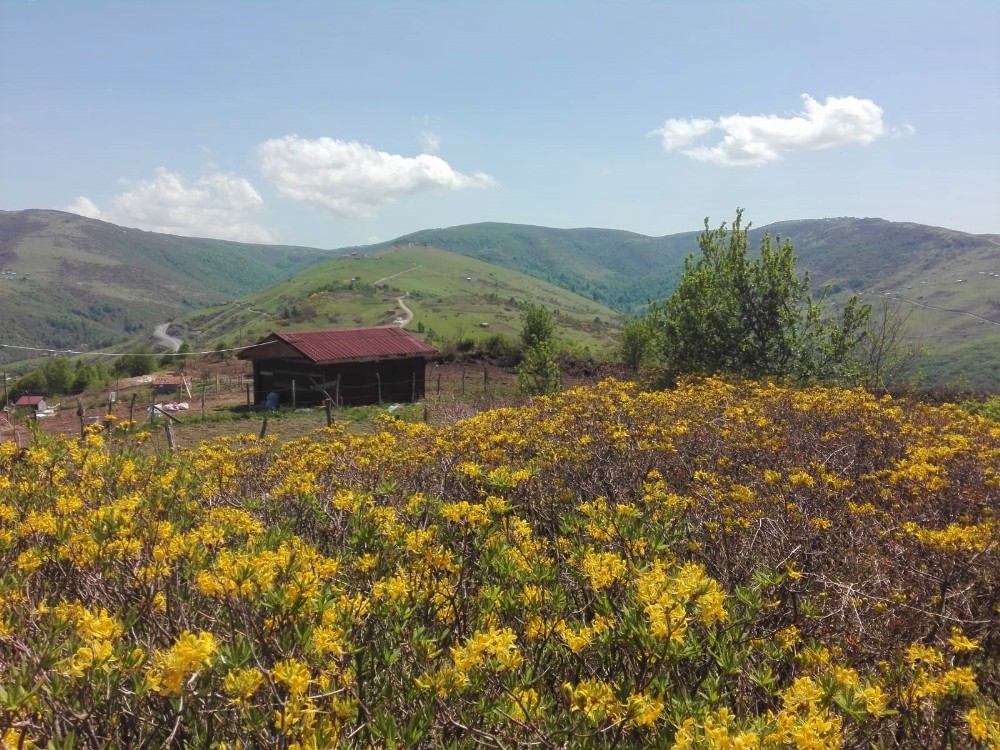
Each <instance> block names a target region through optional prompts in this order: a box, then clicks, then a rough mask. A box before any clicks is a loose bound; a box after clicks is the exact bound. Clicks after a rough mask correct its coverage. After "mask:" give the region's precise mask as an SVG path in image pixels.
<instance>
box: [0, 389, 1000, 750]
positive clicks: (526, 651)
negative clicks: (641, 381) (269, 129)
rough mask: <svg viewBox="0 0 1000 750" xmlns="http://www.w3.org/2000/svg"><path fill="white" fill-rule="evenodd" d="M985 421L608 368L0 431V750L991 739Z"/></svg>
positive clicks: (992, 453)
mask: <svg viewBox="0 0 1000 750" xmlns="http://www.w3.org/2000/svg"><path fill="white" fill-rule="evenodd" d="M998 508H1000V429H998V427H997V425H996V424H995V423H990V422H987V421H985V420H983V419H980V418H978V417H974V416H970V415H967V414H964V413H963V412H961V411H959V410H958V409H957V408H951V407H939V408H931V407H926V406H921V405H916V404H908V403H906V402H902V401H894V400H892V399H889V398H876V397H874V396H872V395H870V394H867V393H865V392H863V391H856V390H836V389H820V388H813V389H805V390H796V389H790V388H785V387H781V386H777V385H772V384H766V383H764V384H754V383H736V384H734V383H727V382H724V381H721V380H714V379H707V380H701V381H691V382H687V383H683V384H681V385H680V386H679V387H678V388H676V389H675V390H672V391H669V392H656V393H646V392H642V391H641V390H639V389H638V388H637V387H635V386H632V385H628V384H623V383H619V382H615V381H607V382H605V383H602V384H599V385H597V386H594V387H591V388H586V389H579V390H573V391H568V392H565V393H562V394H559V395H556V396H550V397H545V398H540V399H537V400H536V401H534V402H532V403H531V404H530V405H528V406H525V407H522V408H516V409H498V410H495V411H490V412H484V413H482V414H480V415H478V416H476V417H473V418H471V419H467V420H464V421H461V422H458V423H456V424H454V425H448V426H441V427H430V426H427V425H419V424H416V425H415V424H406V423H402V422H399V421H395V420H392V419H385V420H383V421H381V422H379V423H378V424H377V425H376V428H375V429H374V430H373V431H372V432H370V433H368V434H355V433H352V432H351V431H350V430H349V429H348V428H346V427H345V426H342V425H341V426H334V427H332V428H329V429H326V430H322V431H319V432H317V433H316V434H315V435H313V436H310V437H307V438H302V439H298V440H295V441H291V442H287V443H284V444H281V443H279V442H276V441H275V440H274V439H272V438H268V439H263V440H260V439H256V438H254V437H252V436H244V437H239V438H230V439H221V440H218V441H216V442H213V443H211V444H205V445H203V446H201V447H200V448H199V449H198V450H195V451H178V452H176V453H174V454H163V455H160V454H155V455H154V454H151V453H150V452H149V451H148V450H145V449H140V448H139V447H138V446H137V444H136V443H135V442H134V438H132V437H130V436H129V435H128V434H127V433H126V432H125V431H119V432H114V433H107V434H102V433H100V432H98V431H92V432H89V433H88V434H87V435H86V437H85V438H84V439H83V440H82V441H80V440H76V439H69V438H46V437H44V436H38V437H37V439H36V442H34V443H33V444H32V445H30V446H29V447H27V448H24V449H19V448H17V447H16V446H15V445H14V444H11V443H3V444H0V748H4V749H6V748H21V747H47V746H51V747H85V748H105V747H159V746H170V747H190V748H223V747H225V748H235V747H244V748H250V747H284V748H337V747H343V748H348V747H373V748H381V747H385V748H389V747H454V748H461V747H496V748H500V747H518V746H532V747H542V748H561V747H581V748H629V747H633V748H644V747H664V748H676V749H677V750H680V749H682V748H716V749H720V750H721V749H722V748H775V749H779V748H800V749H802V750H805V749H807V748H808V749H811V750H812V749H817V748H841V747H843V748H872V747H875V748H910V747H920V748H946V747H947V748H955V747H961V748H966V747H967V748H997V747H1000V706H998V695H1000V656H998V655H1000V519H998Z"/></svg>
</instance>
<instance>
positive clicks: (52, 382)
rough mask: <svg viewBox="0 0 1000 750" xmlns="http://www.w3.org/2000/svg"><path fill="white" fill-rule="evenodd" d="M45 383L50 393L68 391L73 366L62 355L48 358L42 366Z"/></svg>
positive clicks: (71, 382)
mask: <svg viewBox="0 0 1000 750" xmlns="http://www.w3.org/2000/svg"><path fill="white" fill-rule="evenodd" d="M42 370H43V371H44V372H45V383H46V386H47V388H48V391H49V392H50V393H69V392H70V388H71V387H72V385H73V368H71V367H70V366H69V361H68V360H67V359H65V358H64V357H57V358H56V359H50V360H49V361H48V362H46V363H45V366H44V367H43V368H42Z"/></svg>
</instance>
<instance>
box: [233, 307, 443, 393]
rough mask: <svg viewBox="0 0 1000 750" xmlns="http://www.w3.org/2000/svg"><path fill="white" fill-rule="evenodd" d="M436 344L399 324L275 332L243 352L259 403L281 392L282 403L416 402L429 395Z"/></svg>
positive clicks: (240, 355) (241, 355) (238, 355)
mask: <svg viewBox="0 0 1000 750" xmlns="http://www.w3.org/2000/svg"><path fill="white" fill-rule="evenodd" d="M436 353H437V351H436V350H435V349H434V347H432V346H430V345H428V344H425V343H424V342H423V341H421V340H420V339H419V338H417V337H416V336H414V335H413V334H411V333H409V332H408V331H404V330H403V329H401V328H397V327H395V326H378V327H374V328H340V329H330V330H323V331H289V332H275V333H272V334H271V335H270V336H268V337H267V338H265V339H263V340H261V341H259V342H258V343H256V344H254V345H252V346H248V347H246V348H245V349H242V350H240V352H239V353H238V354H237V355H236V356H237V358H239V359H243V360H249V361H251V362H253V388H254V403H255V404H263V403H264V402H265V400H266V399H267V396H268V394H269V393H272V392H273V393H277V394H278V397H279V403H280V404H281V405H289V404H292V403H295V404H297V405H302V404H319V403H322V402H323V400H324V399H325V398H326V395H327V394H329V396H330V398H332V399H334V400H336V401H337V402H338V403H339V404H340V405H345V406H355V405H362V404H376V403H381V402H383V401H394V402H407V401H415V400H417V399H419V398H422V397H423V395H424V382H425V380H424V378H425V375H424V373H425V370H426V367H427V359H428V357H431V356H433V355H434V354H436Z"/></svg>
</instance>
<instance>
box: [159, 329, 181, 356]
mask: <svg viewBox="0 0 1000 750" xmlns="http://www.w3.org/2000/svg"><path fill="white" fill-rule="evenodd" d="M168 328H170V324H169V323H160V325H158V326H156V328H154V329H153V339H154V340H155V341H156V343H157V344H159V345H160V346H165V347H166V348H167V349H169V350H170V351H172V352H176V351H177V350H178V349H180V348H181V344H182V343H184V342H183V341H181V340H180V339H178V338H174V337H173V336H170V335H168V334H167V329H168Z"/></svg>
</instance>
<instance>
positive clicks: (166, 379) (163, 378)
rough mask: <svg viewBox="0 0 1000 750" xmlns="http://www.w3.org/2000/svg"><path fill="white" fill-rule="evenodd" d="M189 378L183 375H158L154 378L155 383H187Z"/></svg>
mask: <svg viewBox="0 0 1000 750" xmlns="http://www.w3.org/2000/svg"><path fill="white" fill-rule="evenodd" d="M188 382H190V381H189V378H186V377H184V376H183V375H157V376H155V377H154V378H153V385H187V384H188Z"/></svg>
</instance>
